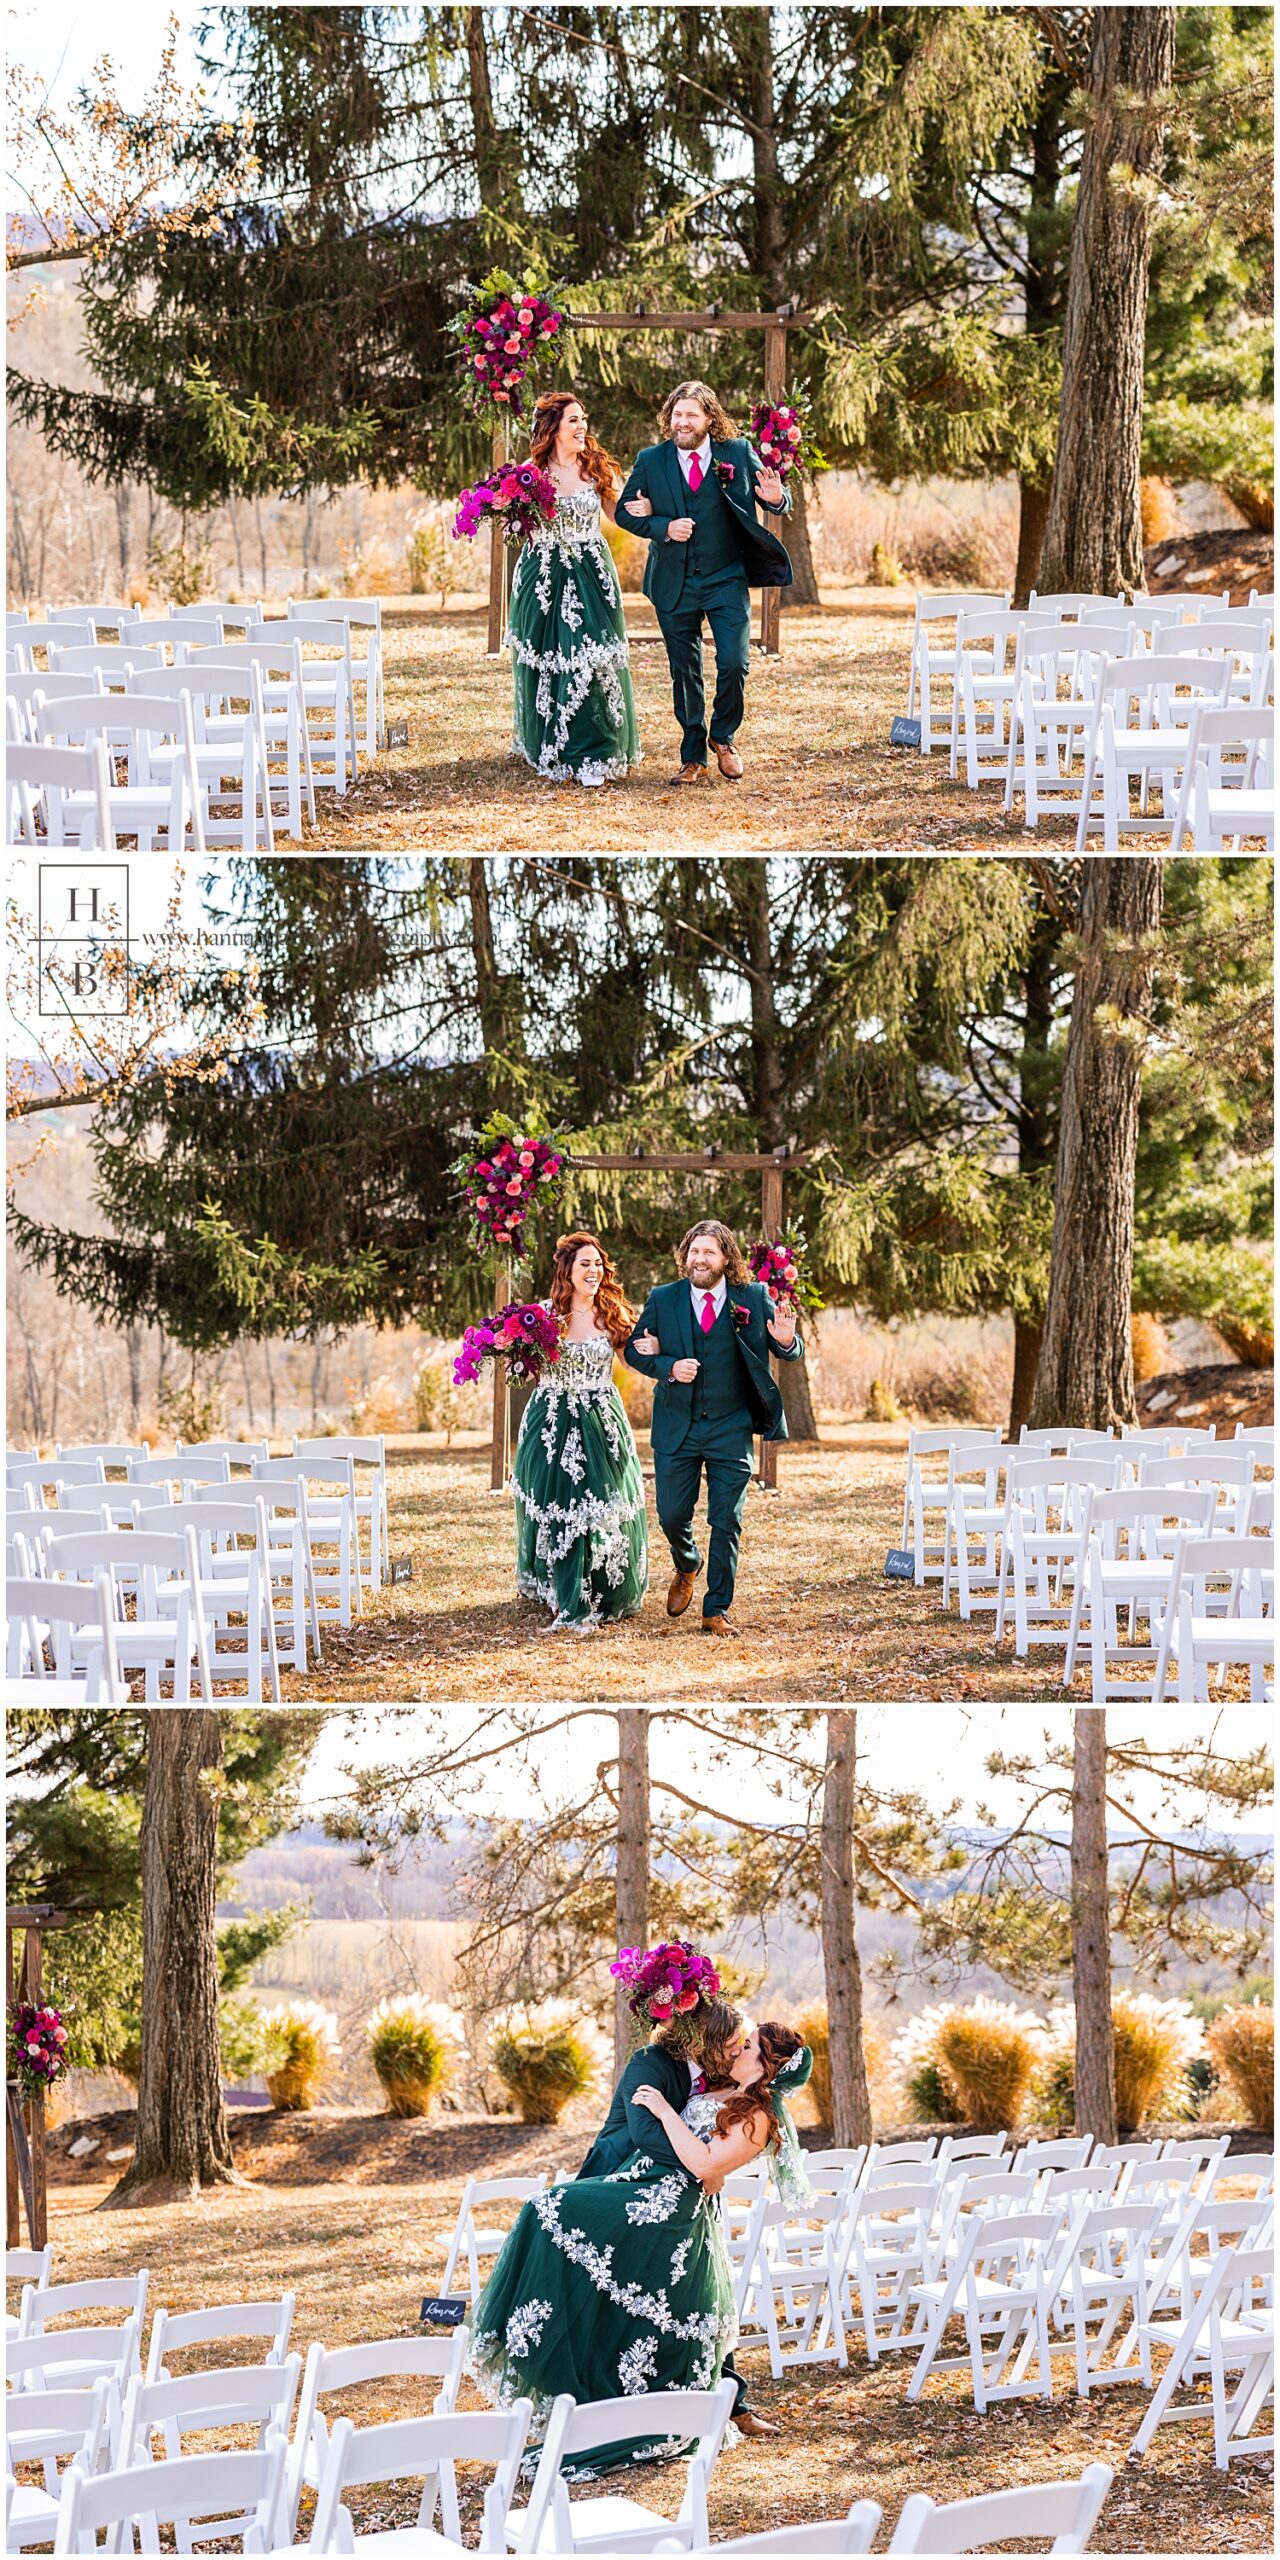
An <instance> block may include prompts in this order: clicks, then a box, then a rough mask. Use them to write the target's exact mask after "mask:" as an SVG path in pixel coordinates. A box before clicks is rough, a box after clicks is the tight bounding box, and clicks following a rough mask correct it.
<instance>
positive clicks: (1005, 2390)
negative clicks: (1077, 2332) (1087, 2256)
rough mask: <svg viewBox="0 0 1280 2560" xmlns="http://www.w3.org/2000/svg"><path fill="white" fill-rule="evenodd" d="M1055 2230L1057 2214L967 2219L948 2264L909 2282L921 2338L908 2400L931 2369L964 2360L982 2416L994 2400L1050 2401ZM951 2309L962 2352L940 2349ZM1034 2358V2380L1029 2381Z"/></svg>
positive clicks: (955, 2367)
mask: <svg viewBox="0 0 1280 2560" xmlns="http://www.w3.org/2000/svg"><path fill="white" fill-rule="evenodd" d="M1028 2185H1029V2182H1028ZM1061 2232H1062V2216H1061V2214H1059V2213H1027V2212H1015V2213H1011V2214H998V2213H993V2214H987V2213H973V2214H971V2215H970V2216H969V2217H968V2219H967V2222H966V2224H965V2227H964V2229H963V2232H962V2234H961V2238H960V2245H959V2247H958V2249H957V2250H956V2253H955V2255H954V2258H953V2259H952V2261H951V2263H950V2265H949V2266H944V2267H943V2269H942V2271H941V2273H940V2274H938V2275H936V2276H932V2277H924V2278H922V2279H921V2280H920V2281H919V2282H918V2283H916V2284H914V2285H913V2286H912V2288H911V2295H912V2301H913V2303H914V2304H918V2305H919V2306H920V2307H921V2309H922V2310H923V2312H924V2315H925V2336H924V2343H923V2345H922V2347H921V2351H920V2356H919V2359H918V2362H917V2364H916V2369H915V2372H914V2373H913V2374H912V2377H911V2381H910V2384H909V2386H908V2389H907V2398H908V2400H918V2399H919V2397H920V2394H921V2392H922V2390H923V2388H924V2385H925V2382H926V2381H927V2379H928V2376H929V2374H930V2373H931V2372H935V2373H948V2372H957V2371H962V2370H963V2369H964V2367H965V2366H966V2365H967V2366H968V2368H969V2372H970V2375H971V2378H972V2383H973V2405H974V2407H975V2409H977V2410H978V2411H979V2413H980V2414H981V2413H982V2412H984V2411H985V2410H986V2409H987V2408H989V2407H990V2406H991V2405H992V2403H993V2402H996V2401H1000V2400H1018V2399H1028V2398H1033V2397H1038V2398H1039V2399H1041V2400H1052V2398H1053V2363H1052V2356H1051V2341H1050V2318H1051V2313H1052V2309H1053V2304H1054V2302H1055V2300H1056V2298H1057V2297H1056V2287H1055V2269H1056V2263H1057V2249H1058V2243H1059V2240H1060V2237H1061ZM957 2313H958V2314H959V2315H960V2317H961V2318H962V2319H963V2321H964V2326H965V2339H966V2349H965V2353H964V2354H963V2355H954V2356H944V2355H941V2354H940V2353H939V2349H940V2347H941V2344H942V2340H943V2337H944V2335H945V2332H946V2327H947V2323H948V2321H949V2320H950V2319H951V2318H952V2316H953V2315H954V2314H957ZM1033 2363H1034V2366H1035V2379H1034V2380H1032V2381H1028V2379H1027V2376H1028V2374H1029V2372H1030V2371H1031V2367H1032V2365H1033Z"/></svg>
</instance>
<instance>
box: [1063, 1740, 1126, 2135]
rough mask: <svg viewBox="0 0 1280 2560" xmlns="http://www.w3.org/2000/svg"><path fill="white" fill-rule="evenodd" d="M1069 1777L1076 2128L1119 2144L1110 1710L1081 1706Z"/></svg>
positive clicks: (1079, 2131)
mask: <svg viewBox="0 0 1280 2560" xmlns="http://www.w3.org/2000/svg"><path fill="white" fill-rule="evenodd" d="M1073 1740H1074V1756H1073V1764H1072V1776H1071V1983H1072V1991H1073V1993H1074V1997H1075V2005H1076V2066H1075V2071H1076V2131H1077V2133H1091V2134H1092V2135H1093V2138H1094V2140H1095V2142H1114V2141H1115V2140H1116V2138H1117V2137H1116V2065H1115V2046H1114V2041H1113V2037H1112V2032H1111V1897H1110V1892H1109V1878H1108V1873H1107V1711H1106V1708H1105V1707H1077V1708H1076V1711H1075V1716H1074V1718H1073Z"/></svg>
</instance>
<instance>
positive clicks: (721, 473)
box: [716, 462, 738, 481]
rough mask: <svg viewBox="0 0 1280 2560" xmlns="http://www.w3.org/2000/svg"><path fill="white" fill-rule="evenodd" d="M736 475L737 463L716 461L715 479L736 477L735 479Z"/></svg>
mask: <svg viewBox="0 0 1280 2560" xmlns="http://www.w3.org/2000/svg"><path fill="white" fill-rule="evenodd" d="M737 476H738V467H737V464H736V463H734V462H718V463H717V464H716V478H717V480H722V481H732V480H736V479H737Z"/></svg>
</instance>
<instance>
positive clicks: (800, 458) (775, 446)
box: [751, 400, 828, 480]
mask: <svg viewBox="0 0 1280 2560" xmlns="http://www.w3.org/2000/svg"><path fill="white" fill-rule="evenodd" d="M751 441H752V443H753V445H754V446H755V448H756V451H757V453H758V454H759V456H760V459H761V461H762V462H763V463H764V465H765V468H766V470H769V471H776V472H777V473H778V476H779V478H780V479H782V480H785V479H786V478H787V475H788V473H789V472H792V471H799V472H802V473H803V472H810V473H811V472H814V471H825V470H826V469H827V467H828V466H827V458H826V455H825V454H824V453H821V452H820V451H819V449H818V447H817V445H816V444H815V443H814V441H813V438H812V436H811V435H810V433H809V425H808V420H807V418H806V416H805V413H804V410H803V409H802V408H801V407H799V405H798V404H797V403H794V402H789V401H786V400H757V402H756V405H755V407H754V409H753V410H752V412H751Z"/></svg>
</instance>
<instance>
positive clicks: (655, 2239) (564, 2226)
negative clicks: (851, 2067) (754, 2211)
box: [468, 2025, 809, 2476]
mask: <svg viewBox="0 0 1280 2560" xmlns="http://www.w3.org/2000/svg"><path fill="white" fill-rule="evenodd" d="M808 2062H809V2055H808V2051H807V2048H806V2047H805V2046H803V2045H802V2044H801V2040H800V2038H799V2036H798V2035H796V2034H795V2033H794V2032H793V2030H792V2029H791V2028H790V2027H785V2026H779V2025H765V2026H761V2027H759V2028H758V2029H757V2030H756V2032H755V2034H754V2035H752V2036H751V2037H750V2038H749V2040H748V2041H747V2043H746V2044H744V2045H743V2046H742V2048H741V2050H740V2051H739V2052H738V2053H737V2054H736V2055H735V2057H734V2059H733V2061H732V2063H731V2064H730V2066H729V2081H728V2085H727V2086H723V2087H720V2088H717V2089H710V2090H704V2091H700V2092H699V2093H698V2094H696V2095H695V2096H693V2097H691V2098H690V2099H689V2101H688V2104H687V2105H686V2106H685V2107H684V2109H683V2110H682V2111H680V2112H677V2110H676V2108H675V2107H674V2106H672V2104H671V2102H670V2100H669V2099H667V2098H664V2097H663V2096H662V2094H661V2092H660V2091H659V2090H658V2089H656V2088H654V2087H653V2086H652V2085H650V2084H648V2083H643V2084H641V2086H640V2087H638V2088H637V2089H636V2090H635V2091H634V2092H633V2097H634V2103H635V2104H636V2105H637V2106H642V2107H644V2109H645V2110H646V2112H647V2113H648V2114H651V2115H652V2116H653V2118H654V2119H655V2132H654V2140H653V2150H652V2151H648V2150H644V2151H641V2150H633V2152H632V2154H631V2156H630V2157H629V2158H624V2159H623V2160H622V2162H621V2164H620V2165H619V2167H618V2168H616V2169H614V2170H611V2171H610V2172H609V2174H608V2175H607V2176H606V2177H602V2178H583V2177H578V2178H574V2179H572V2180H571V2181H570V2182H569V2183H567V2184H566V2185H563V2186H554V2187H550V2188H549V2189H548V2190H547V2193H546V2194H545V2195H541V2196H535V2197H534V2199H533V2201H532V2202H531V2203H529V2204H526V2205H523V2206H522V2207H521V2210H520V2217H519V2220H518V2221H517V2222H516V2224H515V2226H514V2229H513V2230H512V2232H511V2234H510V2237H509V2238H508V2239H507V2240H506V2241H505V2242H504V2244H503V2248H502V2251H501V2254H500V2256H499V2258H498V2262H497V2265H496V2266H495V2268H494V2270H493V2274H492V2275H491V2276H490V2278H489V2282H488V2284H487V2285H486V2287H485V2290H484V2292H483V2294H482V2296H481V2298H480V2301H479V2304H478V2305H477V2308H476V2312H475V2330H474V2337H473V2342H472V2347H471V2354H470V2357H469V2360H468V2370H469V2371H470V2372H471V2373H472V2374H473V2375H474V2377H475V2380H476V2382H477V2384H478V2385H479V2388H480V2390H481V2391H482V2392H483V2394H484V2396H485V2398H486V2399H488V2400H491V2401H492V2402H493V2403H494V2405H495V2406H496V2407H498V2408H509V2407H510V2405H511V2403H512V2402H513V2401H515V2400H524V2399H529V2400H532V2402H533V2410H534V2427H535V2431H536V2433H537V2434H538V2435H539V2436H540V2435H541V2434H542V2433H543V2432H544V2431H545V2428H546V2423H547V2419H548V2416H549V2414H550V2410H551V2403H552V2401H553V2400H554V2399H555V2398H556V2397H557V2395H558V2394H559V2393H560V2392H564V2391H567V2392H570V2393H572V2396H573V2398H574V2399H575V2400H579V2401H582V2400H613V2399H625V2398H626V2397H628V2396H629V2395H631V2394H633V2393H636V2392H641V2391H711V2390H714V2388H715V2385H716V2384H717V2382H718V2381H719V2379H720V2375H721V2370H722V2368H723V2365H724V2360H725V2357H726V2356H727V2355H728V2354H729V2352H730V2349H731V2348H732V2346H733V2344H734V2340H735V2338H736V2336H737V2319H736V2315H735V2313H734V2308H733V2283H732V2279H731V2276H730V2271H729V2261H728V2257H727V2254H726V2251H725V2245H724V2235H723V2232H722V2229H721V2224H720V2216H719V2213H718V2211H717V2209H716V2204H715V2198H716V2196H717V2195H718V2193H719V2191H720V2188H721V2187H722V2185H723V2184H724V2181H725V2179H726V2178H727V2177H729V2176H731V2175H732V2173H733V2171H734V2170H735V2169H741V2168H744V2167H745V2166H746V2165H747V2164H748V2163H749V2162H750V2161H752V2160H755V2159H757V2158H758V2157H759V2156H760V2154H761V2153H762V2152H765V2151H768V2153H769V2155H770V2165H771V2166H772V2167H773V2168H774V2171H775V2176H776V2178H777V2182H778V2185H779V2188H780V2189H789V2191H790V2193H791V2195H793V2196H800V2195H802V2194H803V2192H804V2188H805V2181H804V2174H803V2170H802V2169H801V2168H800V2167H799V2152H798V2148H797V2145H796V2138H795V2129H794V2127H793V2126H792V2123H791V2119H790V2116H789V2115H788V2113H787V2108H786V2105H785V2101H784V2094H783V2093H784V2091H785V2089H786V2088H787V2087H788V2086H791V2087H795V2086H798V2085H799V2084H800V2083H801V2081H802V2080H803V2079H805V2078H807V2077H808ZM683 2449H685V2448H682V2447H681V2446H680V2445H679V2444H678V2443H676V2442H674V2441H673V2440H672V2438H671V2437H670V2436H669V2435H664V2436H663V2437H662V2438H661V2440H659V2441H656V2442H655V2441H653V2440H652V2439H650V2438H648V2437H644V2436H636V2437H630V2438H625V2439H622V2440H620V2441H619V2442H618V2443H616V2444H615V2443H610V2444H609V2445H608V2447H607V2450H606V2451H603V2452H602V2451H601V2450H600V2449H594V2450H593V2451H592V2452H591V2453H589V2454H586V2455H583V2456H581V2457H580V2458H579V2460H578V2462H577V2463H576V2464H575V2463H573V2462H567V2463H566V2464H565V2470H566V2472H572V2471H574V2470H575V2469H577V2470H578V2472H579V2476H582V2475H584V2474H585V2475H587V2476H590V2475H591V2474H593V2473H594V2472H596V2471H599V2470H601V2469H606V2470H607V2469H610V2468H612V2467H613V2466H614V2465H615V2464H618V2463H631V2462H643V2461H646V2460H663V2459H665V2458H667V2457H668V2456H669V2455H672V2454H675V2453H678V2452H680V2451H681V2450H683Z"/></svg>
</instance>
